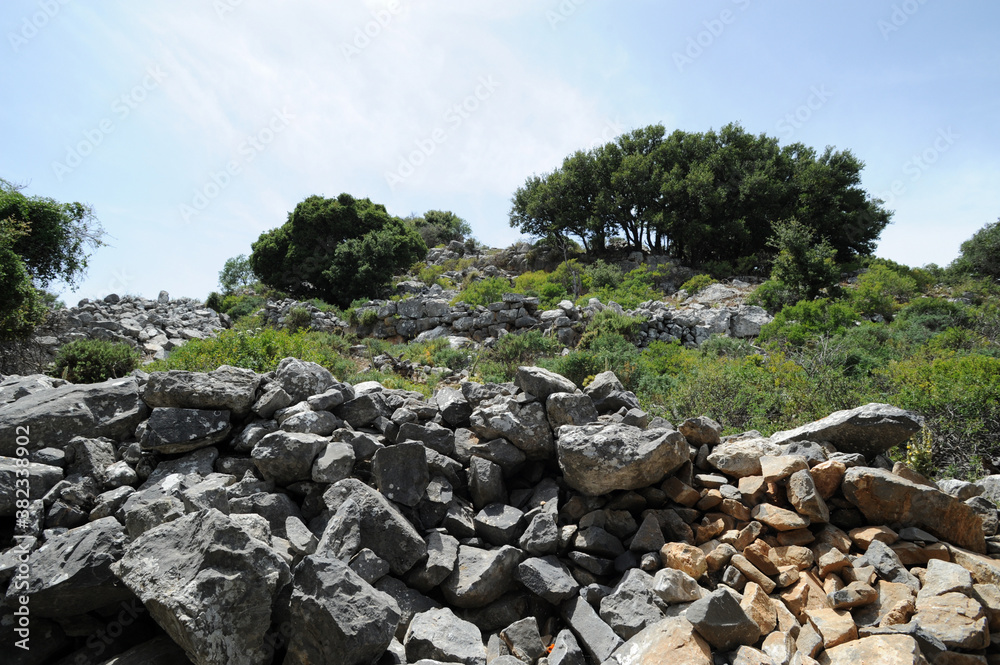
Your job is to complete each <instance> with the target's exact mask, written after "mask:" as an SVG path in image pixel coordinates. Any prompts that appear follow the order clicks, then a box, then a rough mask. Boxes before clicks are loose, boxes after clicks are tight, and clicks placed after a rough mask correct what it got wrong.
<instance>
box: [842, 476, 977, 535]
mask: <svg viewBox="0 0 1000 665" xmlns="http://www.w3.org/2000/svg"><path fill="white" fill-rule="evenodd" d="M843 493H844V496H845V498H847V500H848V501H850V502H851V503H852V504H854V505H855V506H857V507H858V509H859V510H860V511H861V512H862V513H863V514H864V516H865V518H866V519H867V520H868V521H869V522H871V523H874V524H903V525H906V526H917V527H920V528H921V529H926V530H927V531H929V532H930V533H932V534H933V535H935V536H937V537H939V538H942V539H943V540H947V541H948V542H950V543H954V544H955V545H958V546H959V547H962V548H964V549H968V550H972V551H974V552H978V553H985V552H986V541H985V538H984V536H983V530H982V527H981V524H982V521H981V519H980V517H979V515H977V514H976V512H975V511H974V510H973V509H972V508H971V507H970V506H968V505H966V504H965V503H962V502H961V501H959V500H958V499H956V498H955V497H952V496H949V495H947V494H945V493H944V492H941V491H939V490H936V489H933V488H930V487H927V486H925V485H918V484H916V483H912V482H910V481H908V480H904V479H903V478H900V477H899V476H895V475H893V474H891V473H889V472H888V471H885V470H884V469H873V468H869V467H854V468H851V469H848V470H847V473H846V475H845V476H844V482H843Z"/></svg>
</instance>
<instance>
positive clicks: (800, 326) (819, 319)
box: [759, 298, 858, 346]
mask: <svg viewBox="0 0 1000 665" xmlns="http://www.w3.org/2000/svg"><path fill="white" fill-rule="evenodd" d="M857 318H858V315H857V312H855V311H854V310H853V309H851V308H850V306H848V305H845V304H844V303H839V302H833V301H830V300H828V299H826V298H819V299H817V300H802V301H800V302H798V303H796V304H795V305H792V306H791V307H785V308H784V309H782V310H781V311H780V312H778V314H777V316H775V317H774V320H773V321H771V322H770V323H768V324H767V325H765V326H764V327H763V328H761V331H760V337H759V339H760V341H762V342H769V341H773V342H785V343H787V344H791V345H793V346H801V345H803V344H806V343H807V342H810V341H813V340H815V339H816V338H818V337H819V336H821V335H842V334H843V333H844V332H845V331H846V329H847V326H849V325H851V324H852V323H854V321H855V320H857Z"/></svg>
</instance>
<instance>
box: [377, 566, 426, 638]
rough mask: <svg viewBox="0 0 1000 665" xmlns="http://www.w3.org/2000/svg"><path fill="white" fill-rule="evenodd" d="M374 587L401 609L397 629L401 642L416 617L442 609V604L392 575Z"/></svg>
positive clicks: (380, 580) (383, 578)
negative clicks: (428, 611) (422, 613)
mask: <svg viewBox="0 0 1000 665" xmlns="http://www.w3.org/2000/svg"><path fill="white" fill-rule="evenodd" d="M374 587H375V588H376V589H378V590H379V591H381V592H383V593H386V594H388V595H389V596H391V597H392V599H393V600H395V601H396V604H397V606H398V607H399V612H400V619H399V625H398V626H397V627H396V639H397V640H400V641H402V640H403V639H404V638H405V637H406V630H407V628H409V625H410V621H412V620H413V617H414V616H416V615H417V614H419V613H421V612H426V611H427V610H433V609H440V608H441V604H440V603H438V602H437V601H435V600H432V599H430V598H428V597H427V596H425V595H424V594H422V593H420V592H419V591H417V590H416V589H411V588H410V587H408V586H406V584H405V583H403V582H402V581H400V580H399V579H397V578H395V577H393V576H392V575H386V576H385V577H382V578H380V579H379V580H378V581H377V582H375V584H374Z"/></svg>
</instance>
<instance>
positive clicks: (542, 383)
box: [514, 366, 576, 402]
mask: <svg viewBox="0 0 1000 665" xmlns="http://www.w3.org/2000/svg"><path fill="white" fill-rule="evenodd" d="M514 385H516V386H517V387H518V388H520V389H521V390H523V391H524V392H526V393H529V394H531V395H534V396H535V397H537V398H538V399H539V400H541V401H543V402H544V401H545V398H547V397H548V396H549V395H551V394H552V393H573V392H576V384H574V383H573V382H572V381H570V380H569V379H567V378H566V377H564V376H560V375H559V374H556V373H555V372H552V371H550V370H547V369H544V368H542V367H525V366H521V367H518V368H517V375H516V376H515V377H514Z"/></svg>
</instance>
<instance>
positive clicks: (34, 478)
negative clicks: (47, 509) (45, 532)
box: [0, 457, 64, 517]
mask: <svg viewBox="0 0 1000 665" xmlns="http://www.w3.org/2000/svg"><path fill="white" fill-rule="evenodd" d="M19 462H20V463H19ZM19 472H20V474H21V475H20V480H21V482H20V483H18V482H17V481H18V479H19V476H18V474H19ZM63 475H64V473H63V470H62V469H60V468H59V467H57V466H49V465H48V464H36V463H35V462H28V463H27V464H25V463H23V462H22V460H21V459H19V458H15V457H0V517H13V516H14V514H15V513H16V512H17V501H18V499H21V500H24V499H27V500H28V501H35V500H38V499H41V498H42V497H43V496H45V495H46V494H47V493H48V492H49V490H50V489H52V488H53V487H54V486H55V485H56V483H58V482H59V481H61V480H62V479H63ZM25 485H26V486H27V487H25ZM19 488H20V491H18V489H19ZM25 489H26V490H27V496H25Z"/></svg>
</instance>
